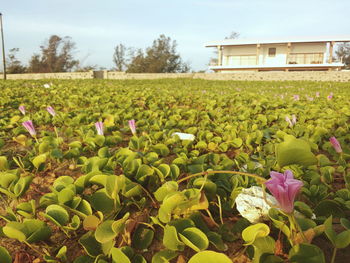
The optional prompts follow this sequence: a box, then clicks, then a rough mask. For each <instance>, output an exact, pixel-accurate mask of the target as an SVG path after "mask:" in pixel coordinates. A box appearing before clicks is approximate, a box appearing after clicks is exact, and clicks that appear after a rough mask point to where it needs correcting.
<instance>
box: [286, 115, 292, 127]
mask: <svg viewBox="0 0 350 263" xmlns="http://www.w3.org/2000/svg"><path fill="white" fill-rule="evenodd" d="M286 122H288V124H289V127H293V122H292V121H291V119H290V118H289V117H288V116H286Z"/></svg>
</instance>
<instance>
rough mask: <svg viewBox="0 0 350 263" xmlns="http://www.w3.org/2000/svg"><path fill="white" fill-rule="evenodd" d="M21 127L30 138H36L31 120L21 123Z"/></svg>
mask: <svg viewBox="0 0 350 263" xmlns="http://www.w3.org/2000/svg"><path fill="white" fill-rule="evenodd" d="M22 125H23V126H24V128H26V130H27V131H28V132H29V134H30V135H31V136H32V137H35V136H36V131H35V128H34V125H33V122H32V121H31V120H29V121H25V122H23V123H22Z"/></svg>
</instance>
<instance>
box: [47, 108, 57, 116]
mask: <svg viewBox="0 0 350 263" xmlns="http://www.w3.org/2000/svg"><path fill="white" fill-rule="evenodd" d="M46 110H47V111H48V113H50V114H51V115H52V116H53V117H55V115H56V112H55V110H54V109H53V108H52V107H51V106H48V107H47V108H46Z"/></svg>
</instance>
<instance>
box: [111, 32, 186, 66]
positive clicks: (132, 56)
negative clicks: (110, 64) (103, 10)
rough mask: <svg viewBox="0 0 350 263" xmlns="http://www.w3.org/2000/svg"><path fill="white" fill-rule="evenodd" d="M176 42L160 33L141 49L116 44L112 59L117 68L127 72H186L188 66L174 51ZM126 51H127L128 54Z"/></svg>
mask: <svg viewBox="0 0 350 263" xmlns="http://www.w3.org/2000/svg"><path fill="white" fill-rule="evenodd" d="M176 47H177V43H176V41H175V40H174V41H172V40H171V38H170V37H166V36H165V35H160V36H159V38H158V39H156V40H154V41H153V44H152V46H151V47H148V48H146V50H145V51H143V50H142V49H133V48H128V49H127V48H126V47H125V46H124V45H122V44H120V45H118V46H116V48H115V52H114V55H113V61H114V63H115V64H116V66H117V69H118V70H124V69H126V72H129V73H176V72H188V71H189V70H190V67H189V65H188V64H187V63H184V62H183V61H182V58H181V56H180V54H178V53H177V52H176ZM126 51H128V52H129V54H128V56H127V55H126Z"/></svg>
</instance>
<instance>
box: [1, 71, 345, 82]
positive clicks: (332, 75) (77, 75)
mask: <svg viewBox="0 0 350 263" xmlns="http://www.w3.org/2000/svg"><path fill="white" fill-rule="evenodd" d="M0 78H2V75H0ZM7 78H8V79H94V78H98V79H119V80H125V79H166V78H172V79H173V78H189V79H207V80H243V81H247V80H251V81H293V80H296V81H299V80H304V81H338V82H350V71H293V72H283V71H269V72H253V71H243V72H234V73H125V72H117V71H106V70H105V71H90V72H65V73H37V74H8V75H7Z"/></svg>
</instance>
